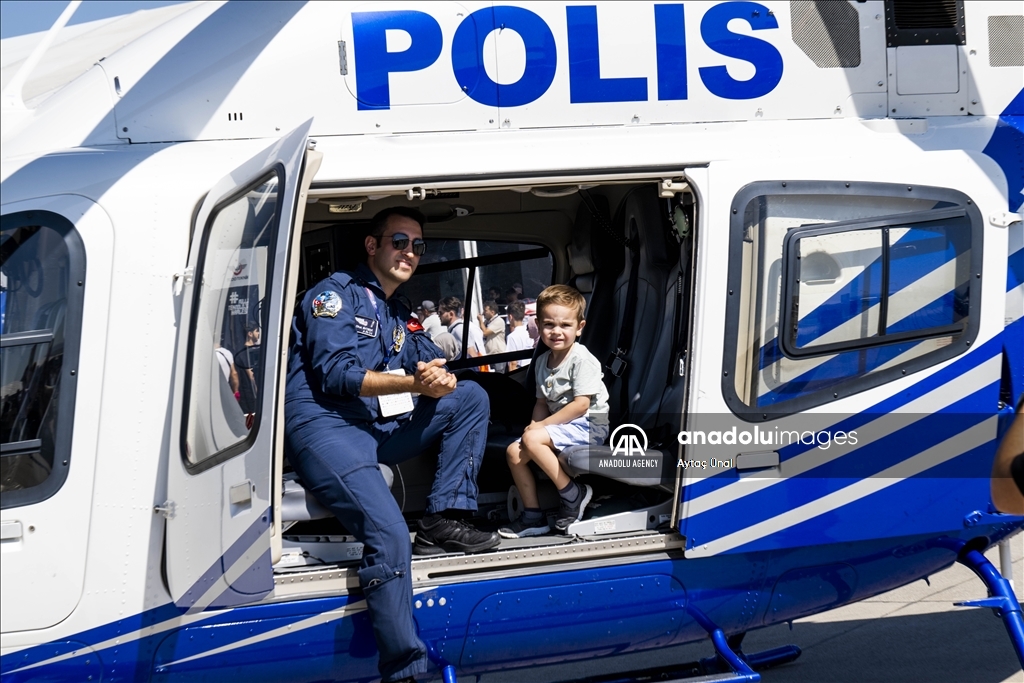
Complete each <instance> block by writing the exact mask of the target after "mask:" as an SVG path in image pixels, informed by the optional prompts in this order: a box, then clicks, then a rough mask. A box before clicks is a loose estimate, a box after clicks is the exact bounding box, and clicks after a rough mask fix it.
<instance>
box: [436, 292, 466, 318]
mask: <svg viewBox="0 0 1024 683" xmlns="http://www.w3.org/2000/svg"><path fill="white" fill-rule="evenodd" d="M437 310H438V311H439V312H440V313H454V314H455V315H458V314H459V311H461V310H462V299H460V298H459V297H457V296H446V297H445V298H443V299H441V301H440V302H439V303H438V304H437Z"/></svg>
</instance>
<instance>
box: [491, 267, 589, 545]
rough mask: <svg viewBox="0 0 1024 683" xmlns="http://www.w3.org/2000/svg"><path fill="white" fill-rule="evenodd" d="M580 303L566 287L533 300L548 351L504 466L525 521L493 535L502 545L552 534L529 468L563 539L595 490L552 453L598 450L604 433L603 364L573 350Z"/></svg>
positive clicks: (539, 365)
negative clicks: (549, 485)
mask: <svg viewBox="0 0 1024 683" xmlns="http://www.w3.org/2000/svg"><path fill="white" fill-rule="evenodd" d="M585 306H586V302H585V301H584V299H583V295H582V294H580V293H579V292H578V291H576V290H575V289H573V288H572V287H567V286H565V285H552V286H551V287H548V288H547V289H545V290H544V291H543V292H541V293H540V296H539V297H538V298H537V323H538V327H539V328H540V338H541V340H543V342H544V344H545V345H546V346H547V347H548V350H547V351H545V352H544V353H542V354H541V355H540V356H538V358H537V361H536V362H535V363H534V364H533V366H534V368H535V370H534V372H535V374H536V378H537V405H536V406H534V408H533V421H532V422H531V423H530V425H529V426H528V427H527V428H526V430H525V431H524V432H523V436H522V438H521V439H520V440H519V441H517V442H516V443H513V444H512V445H510V446H509V447H508V451H507V456H508V465H509V469H511V470H512V478H513V479H514V480H515V482H516V486H517V487H518V488H519V495H520V496H522V500H523V506H524V508H525V509H524V510H523V513H522V514H521V515H520V516H519V517H518V518H517V519H515V520H513V521H512V523H510V524H508V525H507V526H504V527H502V528H501V529H499V530H498V533H499V534H501V535H502V536H504V537H505V538H523V537H525V536H540V535H542V534H546V533H548V532H549V531H551V527H550V526H549V525H548V521H547V518H546V517H545V515H544V512H543V511H542V510H541V509H540V500H539V499H538V497H537V482H536V481H535V480H534V478H533V472H531V471H530V467H529V463H530V461H533V462H535V463H537V466H538V467H540V469H541V470H542V471H543V472H544V473H545V474H546V475H548V477H549V478H550V479H551V481H553V482H554V483H555V486H556V487H557V488H558V495H559V496H560V497H561V499H562V501H561V502H562V504H561V507H560V509H559V512H558V517H557V518H556V520H555V529H556V530H557V531H558V532H559V533H563V534H564V533H566V530H567V529H568V528H569V525H570V524H572V523H573V522H576V521H579V520H580V519H582V518H583V511H584V509H586V507H587V504H588V503H589V502H590V497H591V496H592V495H593V490H592V489H591V488H590V486H588V485H586V484H584V485H583V486H580V485H579V484H577V483H576V482H575V481H573V480H572V479H571V478H570V477H569V475H568V474H566V473H565V471H564V470H563V469H562V466H561V464H560V463H559V462H558V456H557V453H558V452H559V451H562V450H564V449H566V448H568V447H570V446H579V445H589V444H599V443H602V442H603V441H604V438H605V437H606V436H607V432H608V390H607V389H605V387H604V382H602V381H601V364H600V363H599V362H598V360H597V359H596V358H594V355H593V354H592V353H590V352H589V351H587V349H586V347H584V346H583V345H582V344H578V343H576V340H577V338H578V337H579V336H580V333H582V332H583V327H584V325H586V322H585V321H584V319H583V309H584V307H585Z"/></svg>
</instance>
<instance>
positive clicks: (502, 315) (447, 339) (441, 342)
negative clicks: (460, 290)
mask: <svg viewBox="0 0 1024 683" xmlns="http://www.w3.org/2000/svg"><path fill="white" fill-rule="evenodd" d="M522 292H523V286H522V285H520V284H519V283H515V284H514V285H512V286H511V287H509V288H508V289H506V290H505V291H504V293H502V291H501V289H499V288H498V287H491V288H490V289H488V290H487V298H486V299H485V300H484V303H483V313H481V314H479V315H477V316H476V319H475V320H468V321H467V320H465V308H464V304H463V302H462V300H461V299H459V297H457V296H448V297H444V298H443V299H441V300H440V301H438V302H437V303H435V302H434V301H431V300H425V301H423V302H421V303H420V304H419V306H417V307H416V316H417V317H418V318H419V321H420V324H421V325H423V329H424V331H425V332H426V333H427V334H428V335H430V338H431V339H432V340H433V342H434V343H435V344H437V345H438V347H440V349H441V351H442V352H444V356H445V358H446V359H448V360H456V359H458V358H461V357H462V342H463V338H465V337H468V343H467V345H466V355H467V356H469V357H470V358H476V357H479V356H493V355H496V354H501V353H506V352H509V351H523V350H527V349H533V348H534V346H535V345H536V343H537V337H538V336H539V334H538V331H537V323H536V320H535V318H536V316H535V315H534V311H533V310H532V308H533V305H534V302H533V301H531V300H529V299H524V297H523V294H522ZM529 364H530V359H529V358H524V359H518V360H513V361H506V362H500V363H490V364H486V365H483V366H481V367H480V370H481V371H484V372H511V371H513V370H516V369H517V368H521V367H525V366H527V365H529Z"/></svg>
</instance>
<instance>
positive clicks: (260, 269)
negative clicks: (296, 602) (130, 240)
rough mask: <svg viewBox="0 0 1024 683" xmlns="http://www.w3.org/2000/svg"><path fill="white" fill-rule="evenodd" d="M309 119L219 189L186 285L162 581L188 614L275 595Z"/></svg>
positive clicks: (207, 209)
mask: <svg viewBox="0 0 1024 683" xmlns="http://www.w3.org/2000/svg"><path fill="white" fill-rule="evenodd" d="M311 124H312V120H310V121H307V122H306V123H304V124H302V125H301V126H299V127H298V128H296V129H295V130H293V131H292V132H291V133H289V134H288V135H285V136H284V137H282V138H281V139H280V140H278V141H277V142H275V143H274V144H272V145H270V146H269V147H268V148H267V149H265V150H264V151H262V152H260V153H259V154H257V155H256V156H255V157H253V158H252V159H250V160H249V161H247V162H246V163H244V164H242V165H241V166H240V167H238V168H237V169H235V170H234V171H233V172H232V173H231V174H229V175H228V176H227V177H225V178H223V179H222V180H220V182H218V183H217V184H216V185H215V186H214V187H213V189H211V190H210V192H209V194H208V195H207V196H206V198H205V199H204V200H203V203H202V205H201V207H200V209H199V212H198V214H197V215H196V221H195V226H194V228H195V233H194V235H193V239H192V246H191V252H190V254H189V261H188V269H187V270H186V271H185V273H184V274H183V275H182V277H181V279H180V280H179V281H178V284H179V286H181V287H182V304H181V324H180V326H179V337H178V347H177V348H178V351H177V354H178V355H177V359H176V366H175V367H176V371H175V380H174V403H173V406H174V407H173V422H172V425H173V426H172V431H171V435H172V436H171V445H170V457H169V459H168V460H169V462H168V477H167V492H168V500H167V503H165V504H164V505H163V506H162V507H161V508H160V509H161V510H162V511H163V512H164V515H165V516H166V517H167V541H166V543H167V544H166V549H165V552H166V558H165V561H166V571H167V583H168V588H169V590H170V592H171V596H172V598H173V600H174V602H175V604H176V605H178V606H179V607H181V608H183V609H187V610H189V611H190V612H199V611H202V610H204V609H207V608H209V607H226V606H231V605H238V604H243V603H247V602H253V601H256V600H259V599H260V598H262V597H263V596H264V595H266V594H267V593H269V592H270V591H271V590H272V588H273V572H272V561H273V560H272V540H276V541H277V543H278V545H279V543H280V532H279V531H278V535H277V538H276V539H274V538H273V535H274V531H275V523H274V519H273V517H274V515H273V513H272V500H273V498H272V497H273V495H274V484H273V479H272V474H273V472H274V470H275V469H276V468H275V466H274V452H275V443H276V435H275V431H277V423H278V420H277V419H276V414H277V412H278V410H279V409H280V406H279V401H278V395H277V394H278V392H279V391H280V390H281V389H282V387H281V377H282V376H283V375H282V374H281V373H279V372H278V365H279V364H280V363H281V362H282V361H281V360H280V359H281V357H282V354H283V353H284V345H285V344H286V343H287V336H286V334H285V326H284V320H283V316H285V315H286V314H287V315H290V313H291V306H290V305H286V303H285V285H286V278H287V271H288V266H289V258H288V249H289V245H290V244H291V242H292V237H293V234H295V233H297V231H298V230H299V229H301V228H300V227H295V226H300V225H301V214H302V212H303V210H304V208H305V200H304V196H305V188H308V185H309V182H310V176H311V175H312V173H304V157H305V154H306V147H307V135H308V132H309V128H310V125H311Z"/></svg>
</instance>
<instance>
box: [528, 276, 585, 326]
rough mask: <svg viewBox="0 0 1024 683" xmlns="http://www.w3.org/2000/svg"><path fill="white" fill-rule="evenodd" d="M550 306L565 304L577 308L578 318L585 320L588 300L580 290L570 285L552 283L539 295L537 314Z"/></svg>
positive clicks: (578, 319) (567, 306)
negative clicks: (584, 315) (584, 314)
mask: <svg viewBox="0 0 1024 683" xmlns="http://www.w3.org/2000/svg"><path fill="white" fill-rule="evenodd" d="M548 306H565V307H566V308H575V309H576V320H577V321H582V320H583V313H584V311H585V309H586V307H587V300H586V299H584V298H583V295H582V294H580V292H579V290H577V289H576V288H575V287H570V286H568V285H551V286H550V287H548V288H546V289H545V290H544V291H543V292H541V293H540V296H538V297H537V315H538V316H540V315H541V314H542V311H543V310H544V309H545V308H546V307H548Z"/></svg>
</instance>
